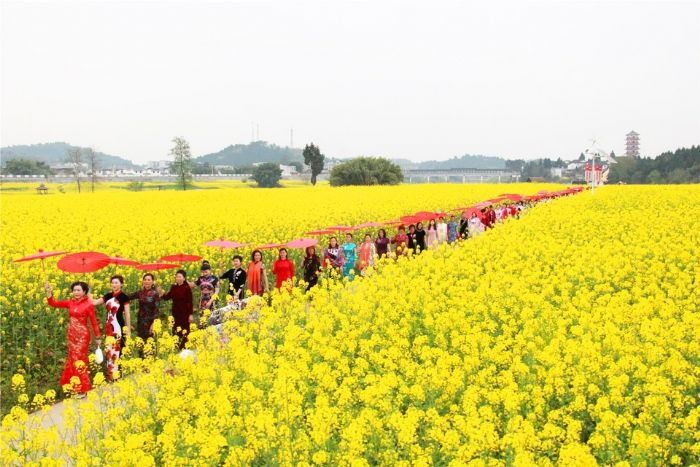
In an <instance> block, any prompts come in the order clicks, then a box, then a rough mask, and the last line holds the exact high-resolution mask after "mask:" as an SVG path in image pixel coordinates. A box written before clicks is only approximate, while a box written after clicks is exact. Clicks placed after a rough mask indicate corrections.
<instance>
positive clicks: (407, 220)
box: [401, 216, 422, 224]
mask: <svg viewBox="0 0 700 467" xmlns="http://www.w3.org/2000/svg"><path fill="white" fill-rule="evenodd" d="M421 220H422V219H421V218H420V217H416V216H401V222H403V223H404V224H415V223H416V222H420V221H421Z"/></svg>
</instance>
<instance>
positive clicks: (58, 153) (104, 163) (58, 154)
mask: <svg viewBox="0 0 700 467" xmlns="http://www.w3.org/2000/svg"><path fill="white" fill-rule="evenodd" d="M76 147H78V148H80V149H86V148H83V147H80V146H73V145H70V144H68V143H41V144H28V145H18V146H7V147H4V148H0V159H2V161H3V162H4V161H7V160H10V159H29V160H33V161H41V162H45V163H47V164H49V165H51V164H61V163H64V162H65V161H66V156H67V153H68V149H71V148H76ZM97 157H98V160H99V164H100V166H101V167H103V168H112V167H115V168H117V169H133V168H134V167H136V165H135V164H134V163H133V162H131V161H130V160H127V159H124V158H122V157H119V156H112V155H110V154H105V153H102V152H99V151H98V152H97Z"/></svg>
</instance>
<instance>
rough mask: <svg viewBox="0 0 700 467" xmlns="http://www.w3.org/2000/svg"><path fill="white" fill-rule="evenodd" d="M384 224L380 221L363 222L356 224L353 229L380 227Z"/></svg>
mask: <svg viewBox="0 0 700 467" xmlns="http://www.w3.org/2000/svg"><path fill="white" fill-rule="evenodd" d="M382 226H384V224H382V223H381V222H365V223H363V224H359V225H356V226H355V227H354V228H355V229H367V228H369V227H382Z"/></svg>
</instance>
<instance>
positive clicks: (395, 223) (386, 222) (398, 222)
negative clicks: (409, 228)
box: [382, 220, 403, 226]
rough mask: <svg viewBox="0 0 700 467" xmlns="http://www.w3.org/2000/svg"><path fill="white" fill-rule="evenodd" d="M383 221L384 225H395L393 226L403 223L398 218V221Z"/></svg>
mask: <svg viewBox="0 0 700 467" xmlns="http://www.w3.org/2000/svg"><path fill="white" fill-rule="evenodd" d="M382 223H383V224H384V225H393V226H397V225H401V224H403V222H401V221H400V220H398V221H384V222H382Z"/></svg>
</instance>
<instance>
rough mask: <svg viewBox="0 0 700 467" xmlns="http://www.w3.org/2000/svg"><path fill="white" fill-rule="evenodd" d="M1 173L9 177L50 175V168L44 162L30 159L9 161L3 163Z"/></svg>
mask: <svg viewBox="0 0 700 467" xmlns="http://www.w3.org/2000/svg"><path fill="white" fill-rule="evenodd" d="M3 172H5V173H7V174H10V175H43V176H45V177H46V176H49V175H52V172H51V168H50V167H49V166H48V165H46V163H45V162H41V161H33V160H30V159H10V160H8V161H7V162H5V169H4V170H3Z"/></svg>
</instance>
